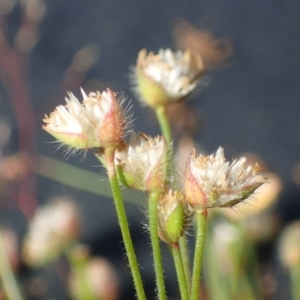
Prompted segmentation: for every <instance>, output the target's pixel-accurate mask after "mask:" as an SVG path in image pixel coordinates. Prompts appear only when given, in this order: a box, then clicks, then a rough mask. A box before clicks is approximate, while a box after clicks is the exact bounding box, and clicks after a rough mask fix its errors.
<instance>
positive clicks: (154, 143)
mask: <svg viewBox="0 0 300 300" xmlns="http://www.w3.org/2000/svg"><path fill="white" fill-rule="evenodd" d="M168 151H169V150H168V147H167V143H166V140H165V139H164V137H162V136H158V137H156V138H151V137H149V136H147V135H145V134H138V135H136V134H134V133H133V134H132V135H131V137H130V142H129V144H126V145H125V144H124V145H123V146H122V147H119V148H118V149H117V150H116V154H115V164H116V170H117V174H118V177H119V180H120V182H121V183H122V184H123V185H125V186H128V187H131V188H134V189H138V190H144V191H158V190H159V191H161V190H164V188H165V185H166V180H167V156H168Z"/></svg>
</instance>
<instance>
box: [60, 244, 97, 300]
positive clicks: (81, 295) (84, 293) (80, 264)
mask: <svg viewBox="0 0 300 300" xmlns="http://www.w3.org/2000/svg"><path fill="white" fill-rule="evenodd" d="M65 255H66V257H67V259H68V262H69V266H70V269H71V271H72V273H74V276H76V278H79V280H78V283H79V284H80V287H78V288H77V289H76V293H74V294H73V297H75V300H97V298H96V296H95V294H94V293H93V291H92V289H91V286H90V284H89V281H88V278H87V273H86V266H87V260H88V258H87V257H86V256H84V255H77V253H74V252H73V247H68V248H67V249H66V250H65Z"/></svg>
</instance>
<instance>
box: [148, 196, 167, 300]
mask: <svg viewBox="0 0 300 300" xmlns="http://www.w3.org/2000/svg"><path fill="white" fill-rule="evenodd" d="M159 196H160V193H158V192H152V193H150V195H149V202H148V203H149V227H150V239H151V245H152V252H153V260H154V269H155V278H156V286H157V291H158V299H159V300H166V299H167V298H166V291H165V282H164V273H163V266H162V259H161V250H160V244H159V236H158V215H157V205H158V201H159Z"/></svg>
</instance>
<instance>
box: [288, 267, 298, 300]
mask: <svg viewBox="0 0 300 300" xmlns="http://www.w3.org/2000/svg"><path fill="white" fill-rule="evenodd" d="M290 274H291V275H290V276H291V282H292V299H293V300H297V299H300V284H299V283H300V268H299V267H298V266H296V267H294V268H292V269H291V270H290Z"/></svg>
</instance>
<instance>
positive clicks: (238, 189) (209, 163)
mask: <svg viewBox="0 0 300 300" xmlns="http://www.w3.org/2000/svg"><path fill="white" fill-rule="evenodd" d="M245 161H246V159H245V158H244V157H242V158H240V159H238V160H234V161H233V162H232V163H231V164H230V163H229V162H226V161H225V157H224V151H223V149H222V148H221V147H220V148H219V149H218V151H217V152H216V154H215V155H214V154H212V155H209V156H204V155H201V154H200V155H199V157H198V158H196V157H195V151H194V152H193V153H192V154H191V155H190V157H189V159H188V161H187V165H186V168H185V178H184V186H185V193H186V198H187V202H188V203H189V204H190V205H191V206H192V207H193V208H195V209H202V208H207V207H232V206H234V205H236V204H238V203H240V202H242V201H243V200H245V199H247V198H248V197H249V196H250V195H251V194H252V193H253V192H254V191H255V190H256V189H257V188H258V187H259V186H261V185H262V184H263V183H265V182H266V178H264V177H263V176H261V175H260V171H261V170H260V168H259V166H258V165H255V166H254V167H252V166H247V167H246V166H245V165H244V164H245Z"/></svg>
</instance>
